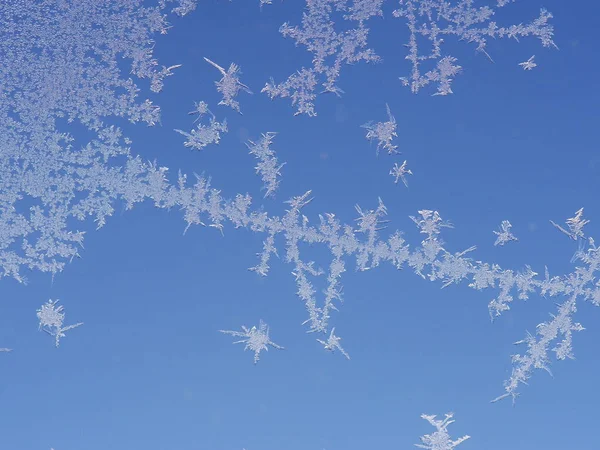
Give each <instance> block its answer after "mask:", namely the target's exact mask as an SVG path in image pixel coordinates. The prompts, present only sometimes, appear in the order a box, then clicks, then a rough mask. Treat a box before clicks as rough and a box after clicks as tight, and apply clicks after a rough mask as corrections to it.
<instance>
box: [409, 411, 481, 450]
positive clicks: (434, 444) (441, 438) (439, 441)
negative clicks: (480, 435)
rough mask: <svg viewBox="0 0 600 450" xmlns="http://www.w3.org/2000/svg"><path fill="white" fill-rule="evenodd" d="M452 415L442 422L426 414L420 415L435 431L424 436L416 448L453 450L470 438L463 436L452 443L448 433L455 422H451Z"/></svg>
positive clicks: (447, 415) (449, 414) (448, 415)
mask: <svg viewBox="0 0 600 450" xmlns="http://www.w3.org/2000/svg"><path fill="white" fill-rule="evenodd" d="M453 416H454V414H453V413H448V414H446V418H445V419H443V420H439V419H436V416H428V415H427V414H421V417H422V418H423V419H425V420H426V421H427V422H429V423H430V424H431V425H433V426H434V427H435V428H436V429H437V431H435V432H434V433H432V434H426V435H424V436H422V437H421V443H420V444H415V446H416V447H419V448H425V449H427V450H453V449H454V448H456V447H457V446H458V445H460V444H462V443H463V442H464V441H466V440H467V439H470V438H471V436H468V435H467V436H463V437H461V438H458V439H457V440H455V441H453V440H452V439H451V438H450V434H449V433H448V426H449V425H450V424H452V423H454V422H455V421H454V420H452V417H453Z"/></svg>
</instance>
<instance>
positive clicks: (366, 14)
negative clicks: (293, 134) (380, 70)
mask: <svg viewBox="0 0 600 450" xmlns="http://www.w3.org/2000/svg"><path fill="white" fill-rule="evenodd" d="M382 3H383V0H369V1H364V0H362V1H350V0H306V11H305V12H304V14H303V16H302V26H291V25H290V24H289V23H284V24H283V25H282V26H281V28H280V29H279V31H280V32H281V34H282V35H283V36H285V37H289V38H292V39H293V40H294V41H295V42H296V45H304V46H306V48H307V50H308V51H309V52H310V53H312V54H313V59H312V61H313V66H312V67H311V68H305V67H303V68H302V69H300V70H299V71H298V72H297V73H295V74H292V75H291V76H290V77H289V78H288V79H287V80H286V81H284V82H283V83H281V84H278V85H276V84H275V82H274V81H271V83H267V85H266V86H265V87H264V88H263V90H262V92H266V93H267V94H268V95H269V96H270V97H271V98H275V97H290V98H291V99H292V105H295V106H296V107H297V112H296V114H307V115H309V116H315V115H316V112H315V110H314V104H313V101H314V99H315V98H316V94H315V88H316V85H317V84H318V83H319V81H318V79H319V78H321V79H322V80H323V81H322V86H323V88H324V90H323V92H332V93H334V94H336V95H340V94H341V93H342V92H343V91H342V90H341V89H340V88H339V87H338V86H337V80H338V78H339V76H340V69H341V68H342V66H343V65H345V64H354V63H357V62H361V61H365V62H375V61H379V57H378V56H377V55H376V54H375V53H374V52H373V50H371V49H368V48H366V47H367V36H368V34H369V29H368V28H367V27H366V26H365V23H366V21H368V20H369V19H370V18H372V17H374V16H382V15H383V12H382V10H381V4H382ZM339 12H341V13H342V15H343V19H344V21H345V22H349V23H350V24H348V23H345V24H344V25H343V26H341V27H339V28H342V30H340V31H337V30H336V28H337V27H336V24H335V23H334V22H333V20H332V16H333V15H336V14H337V13H339Z"/></svg>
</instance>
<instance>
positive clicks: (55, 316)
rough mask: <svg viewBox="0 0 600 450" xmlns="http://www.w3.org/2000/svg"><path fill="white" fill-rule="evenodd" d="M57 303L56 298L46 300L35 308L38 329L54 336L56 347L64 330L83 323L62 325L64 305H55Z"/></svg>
mask: <svg viewBox="0 0 600 450" xmlns="http://www.w3.org/2000/svg"><path fill="white" fill-rule="evenodd" d="M57 303H58V300H54V301H53V300H48V302H47V303H44V304H43V305H42V307H41V308H40V309H38V310H37V317H38V319H39V321H40V325H39V328H40V330H43V331H45V332H46V333H48V334H49V335H50V336H54V337H55V345H56V347H58V345H59V341H60V338H62V337H65V331H69V330H72V329H73V328H77V327H78V326H81V325H83V323H82V322H80V323H76V324H75V325H69V326H66V327H63V322H64V320H65V313H64V312H63V309H64V307H63V306H62V305H61V306H56V304H57Z"/></svg>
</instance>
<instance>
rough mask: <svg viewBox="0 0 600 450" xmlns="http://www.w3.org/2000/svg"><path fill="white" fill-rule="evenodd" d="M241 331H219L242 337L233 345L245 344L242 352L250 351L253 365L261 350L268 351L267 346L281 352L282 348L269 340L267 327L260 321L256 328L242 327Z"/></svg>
mask: <svg viewBox="0 0 600 450" xmlns="http://www.w3.org/2000/svg"><path fill="white" fill-rule="evenodd" d="M242 330H244V331H243V332H241V331H226V330H219V331H220V332H221V333H225V334H230V335H231V336H236V337H243V338H244V339H240V340H239V341H235V342H234V344H240V343H245V344H246V346H245V347H244V351H246V350H252V351H253V352H254V364H256V363H257V362H258V360H259V359H260V352H261V351H262V350H266V351H269V347H268V346H269V345H270V346H271V347H273V348H276V349H277V350H283V347H281V346H279V345H277V344H276V343H275V342H273V341H272V340H271V339H269V327H268V326H267V324H266V323H264V322H263V321H262V320H261V321H260V322H259V325H258V328H256V327H255V326H254V327H252V328H250V329H248V328H247V327H245V326H243V325H242Z"/></svg>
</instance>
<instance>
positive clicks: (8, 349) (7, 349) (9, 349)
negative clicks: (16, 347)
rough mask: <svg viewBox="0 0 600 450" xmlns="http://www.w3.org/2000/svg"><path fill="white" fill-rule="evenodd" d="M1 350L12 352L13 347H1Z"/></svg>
mask: <svg viewBox="0 0 600 450" xmlns="http://www.w3.org/2000/svg"><path fill="white" fill-rule="evenodd" d="M0 352H12V348H6V347H5V348H0Z"/></svg>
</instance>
